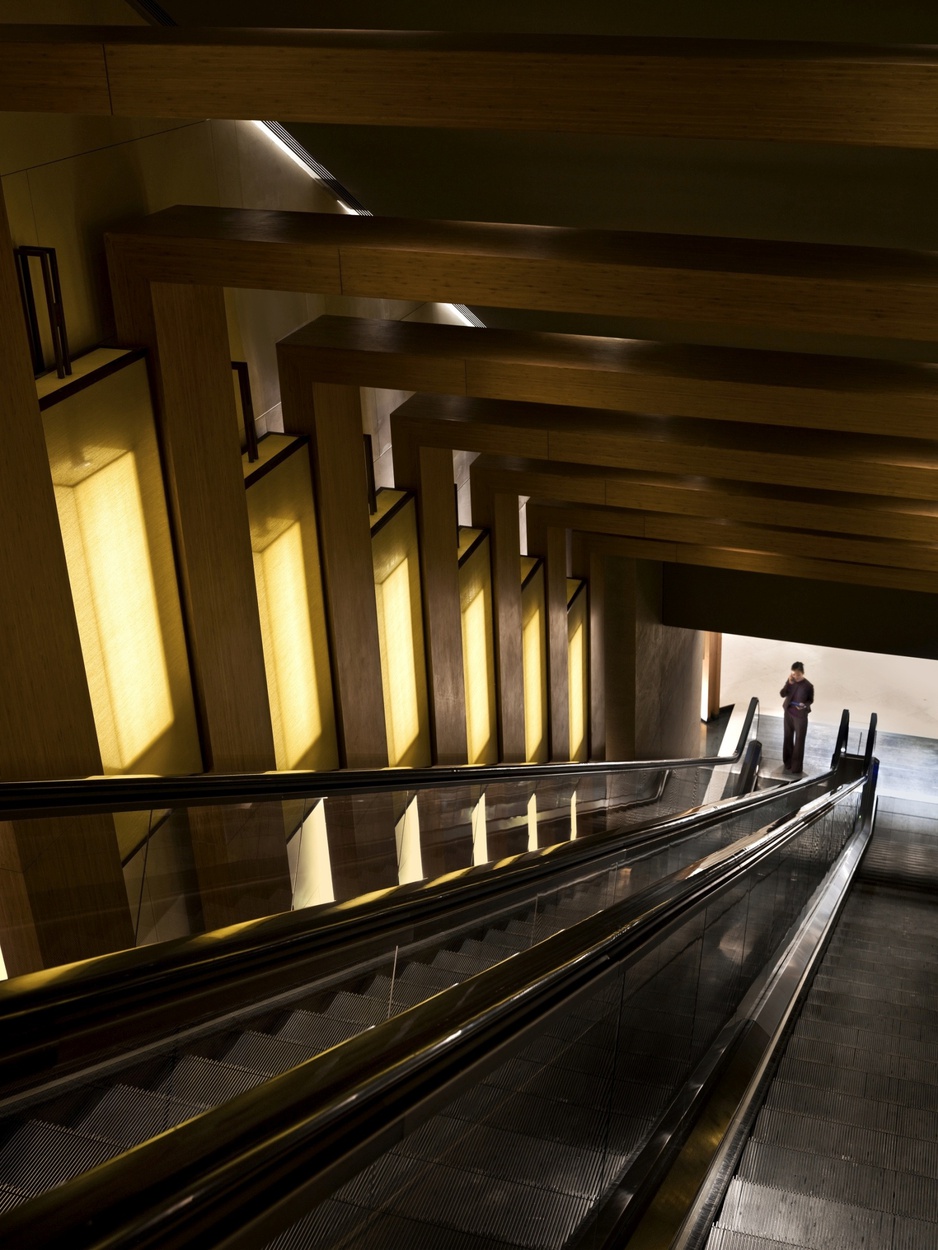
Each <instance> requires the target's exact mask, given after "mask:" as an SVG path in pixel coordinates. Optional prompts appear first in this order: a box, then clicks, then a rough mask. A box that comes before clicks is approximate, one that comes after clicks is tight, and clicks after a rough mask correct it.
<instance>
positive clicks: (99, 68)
mask: <svg viewBox="0 0 938 1250" xmlns="http://www.w3.org/2000/svg"><path fill="white" fill-rule="evenodd" d="M52 31H53V32H55V35H52V37H50V34H51V32H50V28H48V27H46V28H45V30H44V29H43V28H42V27H16V26H8V25H5V24H4V25H3V26H0V111H2V112H20V113H78V114H80V115H81V116H82V117H100V116H102V115H104V116H107V115H108V114H110V113H111V96H110V92H109V90H108V80H107V63H106V59H105V54H104V47H103V45H102V43H101V41H100V39H98V40H95V39H94V38H93V37H89V36H90V32H88V31H85V32H84V36H83V37H81V32H80V29H79V32H77V33H78V36H79V37H77V38H76V37H74V35H75V33H76V32H74V31H73V37H69V33H68V32H69V28H65V30H63V31H60V30H58V29H57V28H54V27H53V28H52ZM56 36H57V37H56Z"/></svg>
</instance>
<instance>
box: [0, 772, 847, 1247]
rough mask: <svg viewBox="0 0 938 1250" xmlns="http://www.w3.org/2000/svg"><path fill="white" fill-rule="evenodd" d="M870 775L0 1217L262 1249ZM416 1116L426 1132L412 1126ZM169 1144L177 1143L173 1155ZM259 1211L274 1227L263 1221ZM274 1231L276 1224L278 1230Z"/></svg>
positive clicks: (49, 1231)
mask: <svg viewBox="0 0 938 1250" xmlns="http://www.w3.org/2000/svg"><path fill="white" fill-rule="evenodd" d="M864 782H865V778H864V777H861V778H859V779H857V780H855V781H853V782H851V783H848V784H847V785H845V786H842V787H840V788H839V789H838V790H837V791H836V792H834V793H833V794H830V795H825V796H822V797H820V798H818V799H815V800H813V801H812V802H811V803H809V804H808V805H807V806H806V807H805V808H804V809H803V810H802V811H801V812H800V813H799V815H798V816H796V817H795V818H792V819H787V820H785V821H782V822H775V824H773V825H771V826H769V827H768V828H766V829H762V830H760V831H758V832H757V833H755V834H752V835H751V836H749V837H747V838H745V839H742V840H740V841H738V842H736V843H734V844H732V845H731V846H730V847H727V848H725V849H724V850H722V851H717V852H715V853H713V854H711V855H708V856H706V857H705V858H704V859H701V860H698V861H696V862H695V863H693V864H690V865H688V866H687V867H685V868H683V869H681V870H679V871H678V872H676V873H674V874H672V875H671V876H670V877H667V878H665V879H664V880H662V881H661V882H659V883H657V884H655V885H653V886H651V887H650V888H649V889H648V890H646V891H643V892H642V894H640V895H638V896H636V897H634V898H632V899H628V900H625V901H623V902H621V903H619V904H615V905H613V906H612V907H610V908H608V909H607V910H606V911H604V912H602V913H599V914H598V915H596V916H593V917H590V918H589V919H587V920H584V921H582V922H580V923H579V924H578V925H576V926H574V927H572V928H570V929H568V930H565V931H563V932H561V933H558V934H556V935H554V936H553V937H551V938H548V939H547V940H546V941H544V942H541V943H539V944H538V945H536V946H534V947H531V948H529V949H528V950H527V951H523V952H520V953H519V954H517V955H515V956H514V957H513V958H512V959H510V960H507V961H505V962H504V963H502V964H500V965H497V966H496V967H495V968H492V969H489V970H488V971H486V972H482V973H479V974H477V975H476V976H474V977H472V978H470V979H469V980H467V981H465V982H463V983H462V984H460V985H456V986H453V987H452V988H451V989H448V990H444V991H443V992H442V993H440V994H438V995H436V996H435V997H434V998H432V999H430V1000H428V1001H427V1002H425V1003H422V1004H420V1005H419V1006H417V1007H414V1008H412V1009H411V1010H409V1011H406V1012H404V1013H402V1014H401V1015H399V1016H396V1017H392V1018H391V1019H390V1020H388V1021H387V1022H385V1023H384V1024H381V1025H378V1026H377V1027H375V1028H373V1029H369V1030H367V1031H366V1032H365V1033H363V1034H359V1035H358V1036H356V1037H354V1038H351V1039H350V1040H349V1041H347V1042H344V1043H342V1044H341V1045H339V1046H337V1047H334V1048H333V1049H332V1050H330V1051H327V1052H325V1053H324V1054H322V1055H319V1056H317V1057H315V1058H313V1059H310V1060H308V1061H307V1062H305V1063H303V1064H301V1065H300V1066H299V1067H297V1068H295V1069H293V1070H292V1071H290V1072H287V1073H284V1074H283V1075H282V1076H279V1077H275V1078H273V1079H272V1080H271V1081H269V1082H267V1083H265V1084H264V1085H262V1086H259V1087H257V1088H255V1089H253V1090H250V1091H248V1092H247V1093H245V1094H242V1095H240V1096H239V1097H237V1098H235V1099H233V1100H232V1101H231V1102H229V1103H227V1104H225V1105H223V1106H221V1107H219V1108H217V1109H215V1110H213V1111H209V1112H206V1113H205V1114H204V1115H202V1116H199V1117H197V1118H196V1119H194V1120H191V1121H189V1122H188V1123H187V1124H185V1125H182V1126H181V1127H179V1128H177V1129H174V1130H173V1131H172V1137H171V1138H166V1137H165V1136H164V1137H160V1138H156V1139H154V1140H152V1141H150V1142H148V1143H145V1144H144V1145H142V1146H139V1147H137V1148H136V1149H135V1150H132V1151H130V1152H129V1153H127V1154H125V1155H122V1156H120V1157H119V1158H117V1159H115V1160H113V1161H112V1162H110V1163H106V1164H104V1165H102V1166H100V1167H98V1168H96V1169H94V1170H93V1171H91V1172H89V1173H86V1174H85V1175H84V1176H81V1177H79V1178H77V1179H76V1180H74V1181H71V1182H69V1183H68V1184H66V1185H63V1186H61V1187H59V1188H58V1189H53V1190H51V1191H49V1192H48V1193H46V1194H44V1195H42V1196H40V1197H38V1198H36V1199H33V1200H32V1201H30V1202H29V1203H27V1204H24V1205H23V1206H22V1207H19V1208H16V1209H14V1210H13V1211H12V1212H10V1213H9V1214H7V1215H6V1216H4V1217H0V1240H2V1241H3V1242H4V1244H10V1245H20V1244H21V1245H29V1246H30V1247H31V1248H32V1250H45V1248H51V1247H59V1246H62V1245H65V1244H68V1245H69V1246H70V1247H74V1250H92V1248H94V1250H104V1248H105V1247H107V1250H125V1248H126V1250H130V1248H131V1247H133V1250H184V1248H185V1250H189V1248H192V1250H195V1247H200V1248H204V1247H206V1246H222V1245H223V1246H224V1247H226V1250H234V1248H235V1247H241V1246H244V1247H246V1246H256V1245H259V1244H262V1238H263V1237H265V1236H267V1235H273V1234H274V1233H275V1232H276V1231H277V1230H278V1228H279V1227H282V1226H283V1225H284V1224H285V1223H286V1222H288V1221H289V1220H290V1219H293V1218H296V1217H297V1216H298V1215H299V1214H300V1213H301V1210H302V1208H301V1207H300V1205H299V1204H300V1203H302V1204H304V1205H305V1204H308V1203H311V1202H313V1201H315V1200H317V1199H319V1198H321V1197H325V1196H326V1195H327V1194H328V1193H329V1192H331V1191H332V1190H333V1189H334V1188H335V1187H336V1186H337V1185H338V1184H339V1183H341V1181H342V1180H344V1179H346V1178H347V1177H348V1176H349V1175H352V1174H354V1172H355V1171H357V1170H358V1169H359V1168H360V1167H361V1166H363V1164H364V1163H365V1162H367V1161H369V1159H370V1158H372V1157H374V1155H375V1154H376V1153H378V1152H379V1151H380V1150H384V1149H386V1148H388V1147H389V1146H390V1145H391V1144H393V1141H394V1140H397V1139H398V1138H399V1137H400V1136H402V1135H403V1133H404V1131H405V1127H406V1129H408V1130H409V1129H410V1128H412V1127H415V1124H416V1122H417V1121H418V1120H419V1119H420V1118H422V1116H418V1115H417V1113H416V1111H415V1108H417V1107H418V1105H419V1106H421V1107H422V1108H423V1114H429V1110H430V1109H432V1106H433V1105H435V1104H436V1103H438V1102H439V1100H440V1098H441V1097H442V1096H443V1094H444V1092H445V1094H446V1096H447V1097H449V1096H451V1093H452V1089H453V1086H454V1084H456V1083H457V1082H459V1081H461V1080H464V1079H465V1078H466V1076H467V1073H469V1072H470V1069H472V1068H473V1067H475V1066H476V1065H479V1064H486V1063H489V1064H490V1063H491V1062H493V1057H497V1056H496V1052H497V1051H498V1048H499V1047H500V1046H502V1045H505V1044H507V1043H508V1042H509V1041H511V1040H512V1039H516V1038H517V1037H518V1036H519V1034H521V1033H522V1032H524V1031H525V1030H526V1029H527V1028H529V1027H530V1026H532V1025H533V1024H535V1023H536V1022H537V1021H538V1020H540V1019H541V1018H542V1017H543V1016H544V1015H545V1014H546V1013H547V1012H549V1011H550V1010H552V1009H553V1008H554V1007H555V1006H558V1005H559V1004H560V1003H562V1002H563V1001H564V1000H566V999H568V998H569V997H570V996H571V995H572V994H575V993H577V992H578V991H580V990H582V989H585V988H586V987H588V986H589V985H590V984H591V983H593V982H595V981H596V980H597V979H598V978H599V977H601V976H602V975H604V974H605V973H606V972H607V971H608V970H609V969H610V968H611V967H613V966H614V965H616V964H622V963H623V962H624V961H625V960H626V959H628V958H629V957H631V956H634V955H635V954H637V953H638V951H639V950H640V948H642V947H643V946H644V945H645V944H646V943H647V942H648V941H650V940H651V939H653V938H655V937H657V936H658V935H659V934H660V933H661V932H662V931H663V930H665V929H667V928H668V927H669V926H670V925H672V924H673V923H675V922H676V921H677V920H679V919H680V918H682V917H683V916H685V915H686V914H687V913H688V911H689V910H690V909H692V908H697V907H700V906H703V905H705V904H706V903H707V902H709V901H710V900H711V899H712V898H713V897H714V895H716V894H717V893H718V892H720V891H722V890H724V889H726V888H729V887H730V886H732V884H733V883H734V882H736V881H738V880H739V879H740V878H741V877H743V876H745V875H746V874H747V873H749V872H750V871H752V869H753V868H755V867H756V866H757V865H758V864H760V863H761V862H763V861H764V860H765V859H766V858H767V857H768V856H770V855H772V854H774V852H775V851H777V850H778V849H779V848H780V847H782V846H783V845H784V844H785V843H786V842H788V841H789V840H791V839H792V838H794V837H796V836H797V835H798V834H799V833H800V832H802V831H803V830H804V829H805V828H807V827H808V826H809V825H810V824H812V823H813V822H814V821H815V820H817V819H819V818H820V817H821V816H823V815H824V814H825V813H826V812H827V811H829V810H830V809H831V808H832V807H834V806H836V805H837V804H838V803H840V802H841V801H843V800H844V799H845V798H846V797H847V796H848V795H849V794H850V793H852V792H853V791H854V790H856V789H857V788H858V787H859V786H862V785H863V784H864ZM415 1117H416V1118H415ZM170 1142H171V1145H170ZM259 1211H261V1212H263V1213H264V1214H262V1215H260V1216H258V1215H257V1213H258V1212H259ZM269 1221H271V1222H269Z"/></svg>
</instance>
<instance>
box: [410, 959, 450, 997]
mask: <svg viewBox="0 0 938 1250" xmlns="http://www.w3.org/2000/svg"><path fill="white" fill-rule="evenodd" d="M398 979H399V980H401V981H405V982H406V983H407V984H414V985H421V986H424V987H425V988H426V991H427V994H428V995H430V994H436V993H437V992H438V991H439V990H445V989H449V987H450V986H451V985H455V984H456V983H457V978H456V977H454V976H453V974H452V972H450V970H449V969H448V968H433V967H431V965H430V964H425V963H421V962H420V960H418V959H415V960H413V961H412V962H411V963H406V964H405V965H404V967H403V968H402V969H401V970H400V971H399V972H398Z"/></svg>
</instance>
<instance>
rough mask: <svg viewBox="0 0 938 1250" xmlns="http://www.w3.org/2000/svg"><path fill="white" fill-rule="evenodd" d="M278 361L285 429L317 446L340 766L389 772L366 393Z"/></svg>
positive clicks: (284, 357)
mask: <svg viewBox="0 0 938 1250" xmlns="http://www.w3.org/2000/svg"><path fill="white" fill-rule="evenodd" d="M278 361H279V368H280V398H281V403H282V405H283V421H284V427H285V428H286V429H287V430H288V431H289V432H290V433H291V434H305V435H307V436H308V437H309V440H310V455H311V457H312V463H313V474H314V481H315V487H316V508H317V511H318V514H319V542H320V548H321V553H322V563H323V574H324V582H325V593H326V615H327V620H328V624H329V632H330V636H331V643H332V664H333V678H334V682H335V687H334V688H335V696H336V728H337V731H338V739H339V760H340V763H341V764H342V766H343V767H344V768H384V767H386V766H387V763H388V745H387V730H386V726H385V716H384V692H383V687H382V679H381V653H380V648H379V643H378V610H377V605H376V603H375V591H374V565H373V562H372V554H371V527H370V523H369V512H368V487H367V480H366V477H365V459H364V455H365V453H364V446H363V442H362V437H363V436H362V414H361V398H360V393H359V388H358V387H357V386H337V385H325V384H319V383H316V382H314V381H313V379H312V377H311V376H310V373H309V371H308V369H306V368H305V367H304V363H303V359H302V352H301V351H297V350H294V349H291V348H285V347H284V346H283V344H280V345H279V346H278Z"/></svg>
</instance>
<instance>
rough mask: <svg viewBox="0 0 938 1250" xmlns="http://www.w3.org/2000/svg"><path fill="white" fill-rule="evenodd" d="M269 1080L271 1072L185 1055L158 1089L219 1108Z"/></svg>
mask: <svg viewBox="0 0 938 1250" xmlns="http://www.w3.org/2000/svg"><path fill="white" fill-rule="evenodd" d="M266 1080H267V1075H266V1073H263V1072H254V1071H249V1070H248V1069H247V1068H236V1067H234V1065H233V1064H228V1063H218V1062H217V1061H216V1060H214V1059H203V1058H202V1057H201V1055H184V1056H183V1057H182V1059H180V1061H179V1062H178V1063H177V1064H176V1066H175V1067H174V1068H173V1070H172V1072H170V1073H169V1075H168V1076H166V1077H164V1079H163V1080H162V1081H161V1082H160V1083H159V1085H158V1086H157V1087H156V1088H157V1089H158V1090H162V1091H163V1093H166V1094H170V1095H172V1097H173V1098H179V1099H181V1100H182V1101H183V1102H196V1103H202V1104H203V1105H204V1106H206V1107H217V1106H219V1104H221V1103H223V1102H227V1101H228V1100H229V1098H235V1097H237V1095H238V1094H243V1093H244V1091H245V1090H247V1089H253V1088H254V1087H255V1085H260V1084H262V1083H263V1082H264V1081H266Z"/></svg>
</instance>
